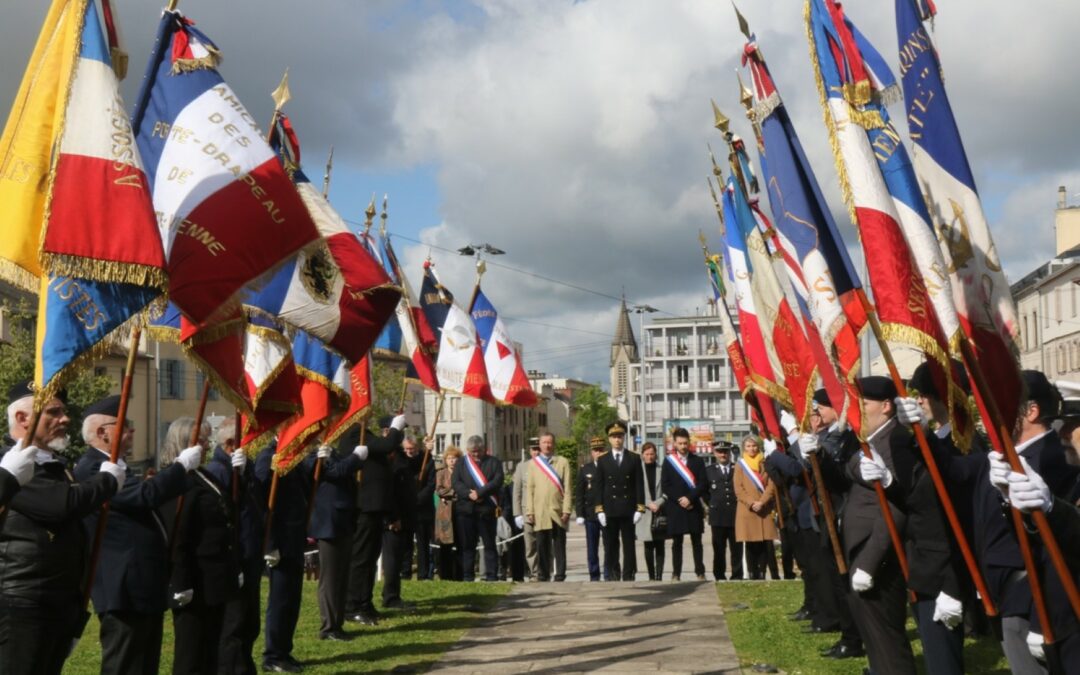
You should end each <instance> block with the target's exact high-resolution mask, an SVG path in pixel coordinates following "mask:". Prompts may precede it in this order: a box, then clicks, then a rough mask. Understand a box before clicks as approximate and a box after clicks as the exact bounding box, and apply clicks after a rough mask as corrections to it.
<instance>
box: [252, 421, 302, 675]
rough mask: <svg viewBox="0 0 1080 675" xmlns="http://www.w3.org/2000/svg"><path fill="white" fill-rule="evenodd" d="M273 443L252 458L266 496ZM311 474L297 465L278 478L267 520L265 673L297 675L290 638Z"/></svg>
mask: <svg viewBox="0 0 1080 675" xmlns="http://www.w3.org/2000/svg"><path fill="white" fill-rule="evenodd" d="M276 450H277V443H276V441H275V442H273V443H270V445H268V446H267V447H266V448H265V449H264V450H263V451H262V452H261V453H259V455H258V457H256V458H255V479H256V480H257V481H259V484H260V485H261V488H262V490H263V491H265V492H266V493H267V494H269V491H270V485H271V482H272V480H273V474H274V469H273V458H274V453H275V452H276ZM310 497H311V474H309V473H308V472H307V471H304V470H303V467H302V466H298V467H296V468H295V469H293V470H292V471H289V472H288V473H286V474H284V475H282V476H280V477H279V478H278V485H277V497H276V498H275V501H274V511H273V514H272V515H270V514H268V517H269V518H270V519H271V521H270V542H269V546H268V547H267V548H268V552H267V554H266V556H265V559H266V564H267V566H268V567H269V568H270V591H269V593H268V594H267V597H266V644H265V647H264V649H263V670H264V671H267V672H285V673H295V672H300V664H299V662H298V661H297V660H296V659H295V658H293V655H292V650H293V636H294V634H295V633H296V623H297V621H298V620H299V618H300V601H301V597H302V595H303V591H304V547H305V546H306V544H307V512H308V499H309V498H310Z"/></svg>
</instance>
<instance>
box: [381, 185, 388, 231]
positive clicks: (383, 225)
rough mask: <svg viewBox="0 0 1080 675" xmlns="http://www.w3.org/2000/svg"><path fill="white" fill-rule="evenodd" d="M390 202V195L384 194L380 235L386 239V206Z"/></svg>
mask: <svg viewBox="0 0 1080 675" xmlns="http://www.w3.org/2000/svg"><path fill="white" fill-rule="evenodd" d="M389 201H390V195H388V194H386V193H385V192H384V193H383V196H382V213H381V214H379V234H381V235H382V236H383V237H386V219H387V215H386V205H387V202H389Z"/></svg>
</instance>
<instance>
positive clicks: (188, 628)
mask: <svg viewBox="0 0 1080 675" xmlns="http://www.w3.org/2000/svg"><path fill="white" fill-rule="evenodd" d="M194 423H195V421H194V420H193V419H192V418H190V417H181V418H180V419H177V420H176V421H174V422H173V423H172V425H171V426H170V427H169V431H168V433H167V434H166V438H165V444H164V448H163V449H162V455H161V462H162V465H167V464H169V463H171V462H172V461H173V460H174V459H175V458H176V455H177V454H179V451H180V449H181V447H182V446H184V445H187V443H188V441H189V440H190V437H191V436H190V435H191V429H192V427H193V426H194ZM201 431H202V433H201V434H200V444H201V445H203V447H207V445H208V442H209V436H210V427H209V425H206V424H204V425H203V428H202V430H201ZM181 499H182V500H183V501H182V503H180V505H179V513H177V519H176V524H175V526H174V528H173V534H172V543H171V545H172V555H171V558H172V566H173V569H172V578H171V580H170V584H169V585H170V590H171V598H172V607H173V627H174V632H175V640H174V643H173V673H215V672H217V666H218V641H219V639H220V637H221V631H222V623H223V621H224V616H225V603H226V602H227V601H228V600H229V599H230V598H231V597H232V596H233V595H234V594H235V593H236V592H237V591H238V590H239V589H240V588H241V586H242V585H243V583H244V579H243V575H242V572H241V567H240V539H239V523H238V522H237V514H236V509H235V507H234V505H233V502H232V495H231V494H229V493H228V492H227V491H226V490H225V488H224V486H222V485H220V484H218V482H217V481H216V480H215V479H214V477H213V476H212V475H211V474H210V473H209V472H208V471H206V469H204V468H203V467H200V468H198V469H196V470H195V471H192V472H190V473H189V474H188V487H187V490H186V491H185V492H184V494H183V496H182V497H181ZM253 581H255V580H253Z"/></svg>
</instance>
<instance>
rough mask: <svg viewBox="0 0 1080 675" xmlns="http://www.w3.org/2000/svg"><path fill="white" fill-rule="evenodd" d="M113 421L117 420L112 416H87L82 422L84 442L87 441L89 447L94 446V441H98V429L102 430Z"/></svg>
mask: <svg viewBox="0 0 1080 675" xmlns="http://www.w3.org/2000/svg"><path fill="white" fill-rule="evenodd" d="M113 421H116V418H115V417H113V416H112V415H100V414H99V415H87V416H86V418H85V419H83V421H82V438H83V441H85V442H86V444H87V445H93V444H94V441H96V440H97V432H98V429H100V428H101V427H102V425H105V424H108V423H109V422H113Z"/></svg>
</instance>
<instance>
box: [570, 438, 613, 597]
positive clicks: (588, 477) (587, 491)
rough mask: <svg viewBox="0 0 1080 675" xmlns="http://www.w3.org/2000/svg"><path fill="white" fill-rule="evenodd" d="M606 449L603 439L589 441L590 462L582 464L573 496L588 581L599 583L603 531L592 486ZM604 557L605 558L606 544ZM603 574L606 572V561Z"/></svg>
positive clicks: (605, 552)
mask: <svg viewBox="0 0 1080 675" xmlns="http://www.w3.org/2000/svg"><path fill="white" fill-rule="evenodd" d="M606 449H607V443H605V442H604V439H603V437H601V436H593V437H592V438H591V439H589V454H590V455H591V456H592V461H591V462H587V463H586V464H584V465H583V466H582V467H581V469H580V470H579V471H578V475H577V492H576V493H575V494H574V496H575V497H576V499H575V500H574V501H575V509H574V510H575V511H576V512H577V524H578V525H584V526H585V557H586V560H587V561H588V565H589V581H600V539H601V533H602V531H603V529H602V528H601V527H600V520H599V519H598V518H597V517H596V501H595V500H596V494H595V492H594V490H593V484H594V483H595V482H596V460H598V459H600V457H601V456H602V455H603V454H604V451H605V450H606ZM605 539H606V538H605ZM604 557H605V558H606V557H607V545H606V544H605V546H604ZM604 572H605V573H606V572H607V563H606V561H605V564H604ZM605 580H606V578H605Z"/></svg>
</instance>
